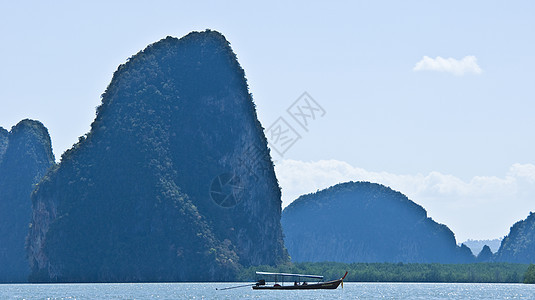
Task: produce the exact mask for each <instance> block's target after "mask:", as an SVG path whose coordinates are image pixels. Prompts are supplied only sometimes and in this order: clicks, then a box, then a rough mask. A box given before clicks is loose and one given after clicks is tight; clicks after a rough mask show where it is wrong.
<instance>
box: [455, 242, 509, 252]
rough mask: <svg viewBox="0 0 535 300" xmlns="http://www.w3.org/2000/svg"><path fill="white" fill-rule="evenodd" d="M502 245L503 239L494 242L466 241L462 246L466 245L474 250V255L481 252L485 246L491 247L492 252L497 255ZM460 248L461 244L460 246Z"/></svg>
mask: <svg viewBox="0 0 535 300" xmlns="http://www.w3.org/2000/svg"><path fill="white" fill-rule="evenodd" d="M501 243H502V239H492V240H472V239H468V240H466V241H464V242H463V243H462V244H465V245H466V246H468V248H470V249H471V250H472V253H474V254H477V253H479V252H481V250H482V249H483V247H484V246H485V245H487V246H489V248H490V250H491V251H492V252H493V253H496V252H497V251H498V249H499V248H500V244H501ZM459 246H460V244H459Z"/></svg>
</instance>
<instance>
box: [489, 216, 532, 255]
mask: <svg viewBox="0 0 535 300" xmlns="http://www.w3.org/2000/svg"><path fill="white" fill-rule="evenodd" d="M494 259H495V260H496V261H501V262H511V263H524V264H527V263H529V264H532V263H535V214H534V213H533V212H530V214H529V216H528V217H527V218H526V219H525V220H521V221H518V222H516V223H515V224H514V225H513V226H512V227H511V229H510V231H509V234H508V235H506V236H505V237H504V238H503V240H502V244H501V245H500V249H498V252H496V254H495V256H494Z"/></svg>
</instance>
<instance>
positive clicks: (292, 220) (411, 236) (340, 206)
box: [281, 182, 474, 263]
mask: <svg viewBox="0 0 535 300" xmlns="http://www.w3.org/2000/svg"><path fill="white" fill-rule="evenodd" d="M281 222H282V226H283V231H284V235H285V239H284V241H285V245H286V247H287V249H288V252H289V254H290V256H291V258H292V261H296V262H322V261H335V262H346V263H351V262H396V263H397V262H407V263H431V262H437V263H453V262H469V261H472V260H473V259H474V257H473V255H472V253H471V252H470V249H468V247H466V246H464V247H458V246H457V245H456V244H455V237H454V235H453V233H452V232H451V231H450V230H449V229H448V227H446V226H445V225H442V224H438V223H436V222H434V221H433V220H432V219H430V218H428V217H427V212H426V211H425V210H424V209H423V208H422V207H421V206H419V205H417V204H416V203H414V202H412V201H411V200H409V199H408V198H407V197H406V196H405V195H403V194H401V193H399V192H396V191H393V190H391V189H390V188H388V187H385V186H383V185H380V184H375V183H369V182H348V183H342V184H338V185H335V186H333V187H330V188H328V189H325V190H322V191H319V192H317V193H314V194H308V195H304V196H301V197H299V198H298V199H297V200H295V201H294V202H293V203H292V204H290V205H289V206H288V207H287V208H286V209H284V211H283V214H282V220H281Z"/></svg>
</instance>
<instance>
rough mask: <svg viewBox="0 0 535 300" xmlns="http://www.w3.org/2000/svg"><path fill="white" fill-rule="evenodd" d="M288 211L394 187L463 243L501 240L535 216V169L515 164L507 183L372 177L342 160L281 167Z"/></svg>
mask: <svg viewBox="0 0 535 300" xmlns="http://www.w3.org/2000/svg"><path fill="white" fill-rule="evenodd" d="M275 169H276V172H277V178H278V179H279V183H280V185H281V188H282V200H283V206H284V207H286V206H287V205H289V204H290V203H291V202H292V201H293V200H295V199H296V198H297V197H299V196H300V195H303V194H307V193H311V192H315V191H316V190H318V189H324V188H327V187H329V186H332V185H335V184H338V183H341V182H347V181H370V182H376V183H381V184H383V185H386V186H389V187H391V188H392V189H394V190H397V191H400V192H402V193H403V194H405V195H407V196H408V197H409V199H411V200H412V201H414V202H416V203H418V204H420V205H421V206H423V207H424V208H425V209H426V210H427V212H428V215H429V216H430V217H432V218H433V219H434V220H436V221H437V222H440V223H444V224H446V225H448V227H449V228H450V229H451V230H452V231H453V232H454V233H455V234H456V237H457V240H458V241H461V242H462V241H465V240H467V239H469V238H472V239H487V238H489V239H490V238H497V237H502V236H504V235H506V234H507V233H508V232H509V228H510V226H512V225H513V224H514V223H515V222H517V221H519V220H521V219H525V218H526V216H527V215H528V214H529V212H530V211H534V210H535V202H534V200H535V165H532V164H514V165H513V166H511V168H510V169H509V172H507V174H504V175H503V176H502V177H495V176H475V177H473V178H471V179H470V180H469V181H464V180H462V179H460V178H458V177H456V176H453V175H447V174H442V173H440V172H430V173H429V174H412V175H410V174H393V173H388V172H372V171H367V170H365V169H362V168H358V167H353V166H351V165H350V164H348V163H346V162H343V161H338V160H321V161H315V162H303V161H296V160H282V161H280V162H278V163H277V165H276V167H275Z"/></svg>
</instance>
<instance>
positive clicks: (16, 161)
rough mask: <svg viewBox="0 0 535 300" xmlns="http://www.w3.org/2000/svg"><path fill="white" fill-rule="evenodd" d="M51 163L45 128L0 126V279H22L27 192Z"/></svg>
mask: <svg viewBox="0 0 535 300" xmlns="http://www.w3.org/2000/svg"><path fill="white" fill-rule="evenodd" d="M53 164H54V154H53V153H52V146H51V143H50V136H49V134H48V130H47V129H46V128H45V127H44V126H43V124H41V123H40V122H38V121H32V120H22V121H20V122H19V123H18V124H17V125H16V126H14V127H13V128H12V129H11V132H7V131H6V130H5V129H3V128H1V127H0V282H26V281H27V277H28V274H29V271H30V269H29V267H28V260H27V259H26V255H25V253H26V252H25V251H24V244H25V240H26V235H27V234H28V224H29V223H30V218H31V210H32V204H31V199H30V194H31V193H32V191H33V189H34V185H35V184H37V183H38V182H39V181H40V180H41V178H42V177H43V176H44V174H45V173H46V171H47V170H48V168H50V166H52V165H53Z"/></svg>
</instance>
